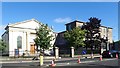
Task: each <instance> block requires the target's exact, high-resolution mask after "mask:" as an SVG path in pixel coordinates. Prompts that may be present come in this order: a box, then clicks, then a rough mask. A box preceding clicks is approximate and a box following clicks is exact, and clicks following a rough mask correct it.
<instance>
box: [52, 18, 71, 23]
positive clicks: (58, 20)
mask: <svg viewBox="0 0 120 68" xmlns="http://www.w3.org/2000/svg"><path fill="white" fill-rule="evenodd" d="M70 21H72V19H71V18H69V17H67V18H56V19H55V20H54V22H56V23H68V22H70Z"/></svg>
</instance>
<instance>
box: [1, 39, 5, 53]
mask: <svg viewBox="0 0 120 68" xmlns="http://www.w3.org/2000/svg"><path fill="white" fill-rule="evenodd" d="M5 48H6V44H5V42H3V40H1V39H0V51H2V52H3V51H4V50H5Z"/></svg>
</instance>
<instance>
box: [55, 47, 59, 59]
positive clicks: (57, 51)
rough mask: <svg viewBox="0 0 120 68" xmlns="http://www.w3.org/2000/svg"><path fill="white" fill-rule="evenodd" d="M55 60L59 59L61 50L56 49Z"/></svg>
mask: <svg viewBox="0 0 120 68" xmlns="http://www.w3.org/2000/svg"><path fill="white" fill-rule="evenodd" d="M55 58H59V48H58V47H55Z"/></svg>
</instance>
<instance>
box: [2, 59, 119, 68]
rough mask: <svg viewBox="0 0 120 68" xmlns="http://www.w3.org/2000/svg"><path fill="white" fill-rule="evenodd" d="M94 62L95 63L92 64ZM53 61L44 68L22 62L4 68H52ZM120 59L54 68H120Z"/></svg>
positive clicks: (63, 63) (58, 64)
mask: <svg viewBox="0 0 120 68" xmlns="http://www.w3.org/2000/svg"><path fill="white" fill-rule="evenodd" d="M91 61H93V62H91ZM50 64H51V61H46V62H44V65H43V66H39V62H27V63H26V62H21V63H3V64H2V68H51V67H49V65H50ZM119 66H120V59H119V60H117V59H108V60H105V61H99V59H98V58H96V59H83V60H81V63H80V64H78V63H77V59H72V60H65V61H64V60H60V61H56V66H55V67H54V68H120V67H119ZM52 68H53V67H52Z"/></svg>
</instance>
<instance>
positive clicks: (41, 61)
mask: <svg viewBox="0 0 120 68" xmlns="http://www.w3.org/2000/svg"><path fill="white" fill-rule="evenodd" d="M42 65H43V56H40V66H42Z"/></svg>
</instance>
